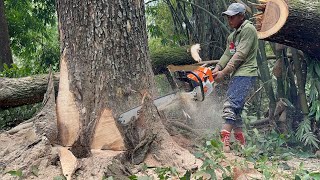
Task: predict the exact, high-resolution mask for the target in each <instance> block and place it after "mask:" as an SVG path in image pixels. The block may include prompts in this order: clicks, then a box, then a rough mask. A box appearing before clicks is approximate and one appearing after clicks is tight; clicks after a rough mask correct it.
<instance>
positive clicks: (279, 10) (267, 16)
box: [255, 0, 289, 39]
mask: <svg viewBox="0 0 320 180" xmlns="http://www.w3.org/2000/svg"><path fill="white" fill-rule="evenodd" d="M288 15H289V8H288V5H287V3H286V2H285V1H284V0H268V1H267V2H266V6H265V9H264V12H263V15H262V17H261V14H259V15H257V16H255V21H256V28H257V31H258V37H259V39H265V38H268V37H270V36H272V35H274V34H276V33H277V32H278V31H279V30H280V29H281V28H282V27H283V26H284V24H285V23H286V20H287V18H288Z"/></svg>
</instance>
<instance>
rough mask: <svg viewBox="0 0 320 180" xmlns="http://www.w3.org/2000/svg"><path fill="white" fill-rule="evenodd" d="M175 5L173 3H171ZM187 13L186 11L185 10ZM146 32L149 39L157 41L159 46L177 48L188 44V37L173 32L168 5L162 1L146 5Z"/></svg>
mask: <svg viewBox="0 0 320 180" xmlns="http://www.w3.org/2000/svg"><path fill="white" fill-rule="evenodd" d="M172 3H173V4H176V2H175V1H173V2H172ZM187 11H188V10H187ZM146 16H147V31H148V34H149V36H150V39H151V40H153V39H159V42H160V44H159V45H161V46H178V45H180V44H181V42H183V43H182V44H188V37H187V36H186V34H184V33H179V32H176V31H175V29H174V28H175V26H176V25H175V24H174V22H173V19H172V14H171V12H170V9H169V7H168V5H167V4H166V3H165V2H164V1H157V2H156V3H150V4H148V5H146Z"/></svg>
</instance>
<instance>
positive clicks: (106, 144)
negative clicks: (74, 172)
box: [91, 109, 126, 151]
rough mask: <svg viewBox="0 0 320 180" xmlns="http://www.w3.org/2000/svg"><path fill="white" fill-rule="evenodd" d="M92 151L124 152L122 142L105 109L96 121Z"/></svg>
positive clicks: (111, 118)
mask: <svg viewBox="0 0 320 180" xmlns="http://www.w3.org/2000/svg"><path fill="white" fill-rule="evenodd" d="M91 148H92V149H103V150H114V151H124V150H126V148H125V145H124V140H123V138H122V136H121V134H120V131H119V130H118V128H117V125H116V123H115V119H114V118H113V116H112V112H111V110H109V109H105V110H104V111H103V113H102V115H101V117H100V119H99V120H98V124H97V126H96V129H95V134H94V136H93V140H92V144H91Z"/></svg>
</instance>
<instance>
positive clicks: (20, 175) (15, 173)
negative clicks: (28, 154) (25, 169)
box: [7, 169, 23, 179]
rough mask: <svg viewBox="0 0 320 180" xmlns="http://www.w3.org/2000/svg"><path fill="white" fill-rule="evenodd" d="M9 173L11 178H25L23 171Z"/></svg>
mask: <svg viewBox="0 0 320 180" xmlns="http://www.w3.org/2000/svg"><path fill="white" fill-rule="evenodd" d="M7 173H8V174H10V175H11V176H15V177H18V178H19V179H22V176H23V173H22V170H21V169H18V170H11V171H8V172H7Z"/></svg>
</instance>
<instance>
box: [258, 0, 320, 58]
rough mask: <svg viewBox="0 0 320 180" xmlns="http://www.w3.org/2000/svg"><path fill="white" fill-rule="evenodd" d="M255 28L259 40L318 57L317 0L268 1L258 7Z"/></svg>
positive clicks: (318, 21)
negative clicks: (259, 11) (283, 45)
mask: <svg viewBox="0 0 320 180" xmlns="http://www.w3.org/2000/svg"><path fill="white" fill-rule="evenodd" d="M259 7H260V10H262V11H263V14H261V15H258V16H256V17H258V18H257V29H258V36H259V38H260V39H265V40H268V41H272V42H277V43H280V44H285V45H288V46H291V47H295V48H297V49H300V50H303V51H305V52H307V53H309V54H310V55H312V56H315V57H320V51H319V47H320V31H319V29H318V28H317V27H318V24H319V23H320V12H319V7H320V3H319V2H318V1H312V0H307V1H303V2H302V1H295V0H289V1H285V0H267V3H266V5H263V6H259Z"/></svg>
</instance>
